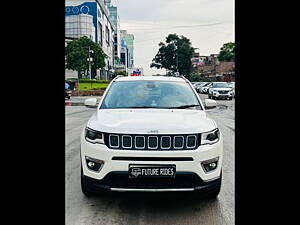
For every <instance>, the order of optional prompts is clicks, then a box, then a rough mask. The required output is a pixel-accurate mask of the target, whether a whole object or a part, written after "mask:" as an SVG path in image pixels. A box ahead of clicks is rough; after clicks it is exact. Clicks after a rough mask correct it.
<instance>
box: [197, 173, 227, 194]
mask: <svg viewBox="0 0 300 225" xmlns="http://www.w3.org/2000/svg"><path fill="white" fill-rule="evenodd" d="M221 184H222V171H221V175H220V178H218V182H217V184H216V185H215V187H214V188H213V189H212V190H209V191H208V192H204V193H203V192H201V190H200V191H196V195H197V197H198V198H200V199H201V198H208V199H214V198H217V197H218V195H219V193H220V191H221Z"/></svg>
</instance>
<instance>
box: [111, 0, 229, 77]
mask: <svg viewBox="0 0 300 225" xmlns="http://www.w3.org/2000/svg"><path fill="white" fill-rule="evenodd" d="M112 3H113V5H115V6H117V7H118V12H119V17H120V23H121V29H124V30H127V31H128V33H131V34H134V36H135V40H134V65H135V67H143V69H144V74H145V75H152V74H165V73H166V70H165V69H163V70H158V69H155V68H152V69H150V64H151V62H152V59H153V58H154V57H155V55H156V53H157V52H158V44H159V42H165V39H166V37H167V36H168V34H170V33H176V34H178V35H183V36H185V37H187V38H189V39H190V41H191V43H192V46H193V47H194V48H198V49H197V50H196V51H198V52H199V53H200V55H210V54H218V53H219V51H220V48H221V47H222V45H223V44H224V43H227V42H234V0H112Z"/></svg>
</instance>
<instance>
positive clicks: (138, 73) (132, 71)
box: [128, 68, 144, 76]
mask: <svg viewBox="0 0 300 225" xmlns="http://www.w3.org/2000/svg"><path fill="white" fill-rule="evenodd" d="M128 76H144V74H143V68H133V69H128Z"/></svg>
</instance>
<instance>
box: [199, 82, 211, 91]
mask: <svg viewBox="0 0 300 225" xmlns="http://www.w3.org/2000/svg"><path fill="white" fill-rule="evenodd" d="M211 86H212V83H210V82H209V83H207V84H205V85H204V86H202V87H201V89H200V93H201V94H207V93H208V89H209V88H210V87H211Z"/></svg>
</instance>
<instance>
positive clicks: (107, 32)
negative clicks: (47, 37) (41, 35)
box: [65, 0, 114, 79]
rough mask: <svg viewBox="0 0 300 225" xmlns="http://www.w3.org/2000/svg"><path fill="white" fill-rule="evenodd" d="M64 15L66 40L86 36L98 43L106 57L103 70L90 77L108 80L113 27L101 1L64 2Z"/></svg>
mask: <svg viewBox="0 0 300 225" xmlns="http://www.w3.org/2000/svg"><path fill="white" fill-rule="evenodd" d="M65 15H66V20H65V23H66V24H65V29H66V30H65V34H66V38H80V37H83V36H87V37H89V38H90V39H91V40H93V41H94V42H96V43H99V44H100V46H101V48H102V49H103V51H104V53H105V54H106V55H107V57H106V59H105V64H106V66H105V68H104V69H103V70H101V71H100V70H97V71H92V77H93V78H94V77H96V78H98V79H109V78H110V76H111V74H112V72H113V60H114V36H113V32H114V26H113V25H112V23H111V21H110V19H109V10H108V8H107V7H106V5H105V4H104V2H103V0H66V7H65Z"/></svg>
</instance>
